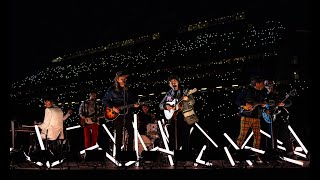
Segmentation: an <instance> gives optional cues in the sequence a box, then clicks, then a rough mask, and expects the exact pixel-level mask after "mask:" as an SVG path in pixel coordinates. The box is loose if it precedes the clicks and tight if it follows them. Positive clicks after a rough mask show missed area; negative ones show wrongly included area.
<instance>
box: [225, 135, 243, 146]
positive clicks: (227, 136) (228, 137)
mask: <svg viewBox="0 0 320 180" xmlns="http://www.w3.org/2000/svg"><path fill="white" fill-rule="evenodd" d="M223 135H224V137H226V138H227V140H228V141H229V142H230V143H231V145H232V146H233V147H234V149H236V150H239V149H240V148H239V146H238V145H237V144H236V143H235V142H233V140H232V139H231V138H230V136H229V135H228V134H227V133H223Z"/></svg>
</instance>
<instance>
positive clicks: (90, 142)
mask: <svg viewBox="0 0 320 180" xmlns="http://www.w3.org/2000/svg"><path fill="white" fill-rule="evenodd" d="M101 114H102V112H101V107H100V105H99V104H98V102H97V92H96V91H94V90H93V91H91V92H90V93H89V99H87V100H85V101H82V102H81V104H80V106H79V115H80V124H81V126H82V127H83V137H84V147H85V149H86V148H89V147H91V146H94V145H96V143H97V140H98V136H99V119H100V117H101V116H102V115H101Z"/></svg>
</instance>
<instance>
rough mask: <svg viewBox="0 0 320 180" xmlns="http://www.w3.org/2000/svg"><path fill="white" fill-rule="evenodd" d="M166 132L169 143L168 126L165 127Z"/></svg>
mask: <svg viewBox="0 0 320 180" xmlns="http://www.w3.org/2000/svg"><path fill="white" fill-rule="evenodd" d="M164 132H165V133H166V136H165V138H166V139H167V141H169V131H168V128H167V126H164Z"/></svg>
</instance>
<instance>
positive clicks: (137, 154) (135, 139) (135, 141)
mask: <svg viewBox="0 0 320 180" xmlns="http://www.w3.org/2000/svg"><path fill="white" fill-rule="evenodd" d="M137 119H138V116H137V114H134V115H133V124H132V125H133V130H134V136H133V137H134V149H135V151H136V156H137V159H139V147H138V128H137V127H138V121H137Z"/></svg>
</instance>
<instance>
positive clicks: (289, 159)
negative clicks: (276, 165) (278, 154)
mask: <svg viewBox="0 0 320 180" xmlns="http://www.w3.org/2000/svg"><path fill="white" fill-rule="evenodd" d="M283 160H284V161H287V162H291V163H294V164H297V165H300V166H303V162H302V161H298V160H294V159H291V158H287V157H283Z"/></svg>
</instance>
